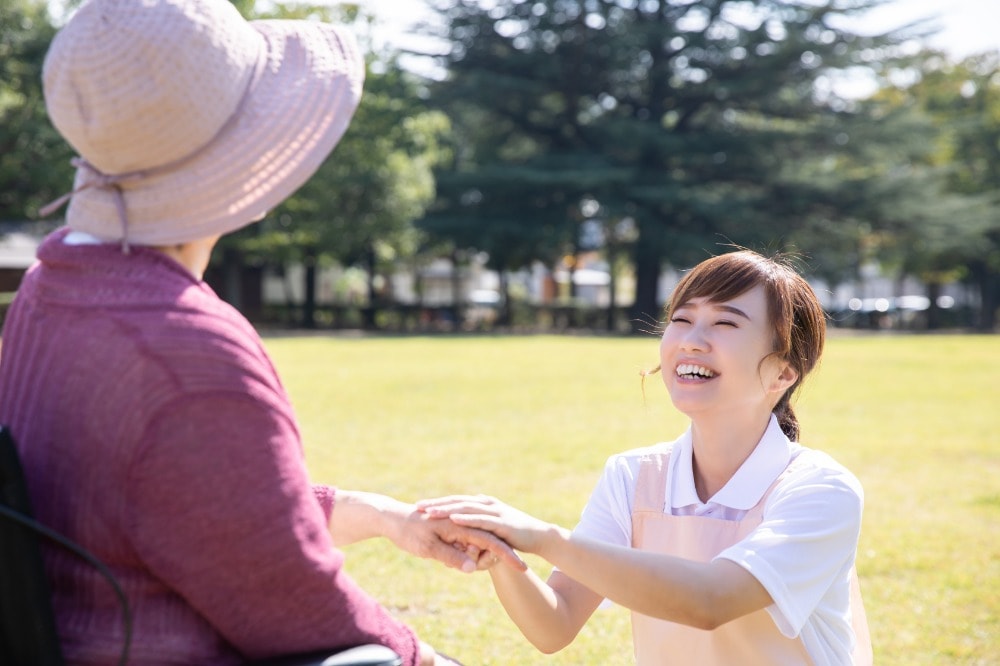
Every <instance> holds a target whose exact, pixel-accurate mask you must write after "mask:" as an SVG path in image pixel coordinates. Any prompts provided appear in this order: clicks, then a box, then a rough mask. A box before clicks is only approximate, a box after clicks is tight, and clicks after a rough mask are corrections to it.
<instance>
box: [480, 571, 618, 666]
mask: <svg viewBox="0 0 1000 666" xmlns="http://www.w3.org/2000/svg"><path fill="white" fill-rule="evenodd" d="M490 577H491V579H492V580H493V587H494V589H495V590H496V593H497V598H498V599H500V603H501V604H503V607H504V610H505V611H507V615H509V616H510V619H511V620H513V621H514V624H516V625H517V628H518V629H520V630H521V633H522V634H524V637H525V638H527V639H528V640H529V641H530V642H531V644H532V645H534V646H535V647H536V648H538V650H539V651H541V652H544V653H546V654H552V653H553V652H558V651H559V650H561V649H563V648H564V647H566V646H567V645H569V644H570V643H571V642H573V639H574V638H576V635H577V634H578V633H580V629H581V628H582V627H583V625H584V624H585V623H586V622H587V620H588V619H589V618H590V616H591V615H592V614H593V613H594V610H595V609H596V608H597V606H598V605H599V604H600V603H601V596H600V595H598V594H596V593H594V592H593V591H591V590H590V589H588V588H587V587H585V586H584V585H582V584H580V583H578V582H577V581H575V580H573V579H572V578H570V577H569V576H567V575H566V574H563V573H561V572H559V571H553V572H552V575H550V576H549V579H548V581H542V580H541V579H540V578H539V577H538V576H536V575H535V574H534V573H533V572H532V571H530V570H528V571H523V572H522V571H516V570H514V569H512V568H510V567H507V566H501V565H497V566H493V567H491V568H490Z"/></svg>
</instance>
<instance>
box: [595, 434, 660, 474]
mask: <svg viewBox="0 0 1000 666" xmlns="http://www.w3.org/2000/svg"><path fill="white" fill-rule="evenodd" d="M674 444H675V442H660V443H657V444H652V445H650V446H642V447H639V448H635V449H629V450H627V451H622V452H620V453H615V454H614V455H612V456H610V457H608V459H607V461H606V462H605V463H604V474H605V476H608V475H613V476H622V475H627V476H629V477H633V476H635V475H636V474H637V473H638V470H639V468H640V467H641V466H642V465H643V464H644V463H654V462H657V461H662V462H665V461H666V460H667V458H669V456H670V452H671V451H672V450H673V447H674Z"/></svg>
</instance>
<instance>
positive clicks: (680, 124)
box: [431, 0, 896, 321]
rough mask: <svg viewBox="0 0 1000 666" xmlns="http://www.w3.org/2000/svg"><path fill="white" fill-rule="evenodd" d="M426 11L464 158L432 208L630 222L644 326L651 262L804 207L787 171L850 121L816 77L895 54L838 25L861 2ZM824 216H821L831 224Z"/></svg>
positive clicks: (452, 213)
mask: <svg viewBox="0 0 1000 666" xmlns="http://www.w3.org/2000/svg"><path fill="white" fill-rule="evenodd" d="M431 4H432V5H434V6H436V7H437V9H438V10H439V11H440V12H441V15H442V16H443V17H444V18H445V23H446V25H447V35H446V36H447V39H448V40H449V42H450V45H451V48H450V50H449V51H448V53H447V55H445V56H442V57H441V60H442V64H443V68H444V70H445V71H446V72H447V78H446V79H445V80H444V81H442V82H441V83H440V84H439V85H438V86H436V87H435V88H434V94H435V100H440V102H441V104H442V105H443V108H445V109H446V110H447V111H448V112H449V114H450V115H451V117H452V119H453V123H454V124H455V126H456V128H457V130H456V131H457V132H458V133H459V136H460V137H461V140H462V142H463V148H464V150H463V151H461V152H460V153H459V154H458V159H457V160H456V163H455V164H453V165H452V167H451V168H450V169H449V170H448V171H442V172H441V173H439V174H438V178H439V184H440V187H439V189H440V191H441V193H442V197H441V198H440V199H439V201H438V202H437V203H436V210H435V215H436V216H449V217H450V218H451V219H452V220H455V221H459V220H464V224H466V225H467V226H468V227H469V234H474V233H476V232H477V231H478V232H480V233H481V234H483V235H489V234H490V233H491V232H489V231H487V230H486V229H487V227H495V226H502V227H506V228H508V229H510V230H512V233H513V230H515V229H516V230H517V231H518V233H523V232H524V231H525V230H527V229H529V228H530V227H534V226H539V225H546V224H548V225H550V226H553V227H556V228H571V227H572V225H571V224H570V223H569V222H560V221H565V220H567V218H572V217H573V216H574V215H575V214H576V213H577V210H578V207H579V202H581V201H582V200H584V199H593V200H596V201H598V202H599V203H600V205H601V208H602V210H603V211H605V212H606V214H607V216H608V217H609V218H611V219H616V218H617V219H623V218H626V217H629V218H631V219H633V220H634V222H635V227H636V230H637V231H638V239H637V241H636V242H635V243H634V244H633V245H632V248H633V262H634V265H635V272H636V279H637V294H636V303H635V306H634V312H633V317H634V318H635V319H637V320H646V321H648V320H650V319H655V318H657V316H658V314H659V313H658V310H659V304H658V299H657V294H656V286H657V284H658V278H659V275H660V272H661V268H662V265H663V263H664V262H671V263H673V264H675V265H690V264H693V263H695V262H697V261H699V260H700V259H703V258H704V257H705V256H706V255H707V254H709V253H711V252H712V248H715V247H718V245H719V244H720V243H725V242H733V243H737V244H740V245H748V246H761V245H774V244H775V243H776V242H777V243H779V244H781V243H782V241H783V240H787V239H788V238H790V237H791V236H792V235H793V232H794V231H795V229H796V228H797V226H798V225H799V223H800V221H802V220H804V219H806V218H807V217H808V216H809V215H813V214H814V212H813V211H812V209H811V205H812V204H811V202H812V201H813V199H812V195H813V194H814V193H815V191H816V190H817V189H818V188H817V186H816V184H815V183H810V182H803V180H802V179H801V178H799V177H798V174H799V172H800V167H801V165H803V164H810V163H815V161H816V159H817V156H818V155H830V154H836V153H837V151H839V150H840V149H841V147H842V146H841V145H840V144H839V143H838V141H837V137H839V136H840V135H841V134H842V133H843V130H842V129H841V126H842V124H843V123H844V122H846V121H847V120H849V119H850V118H851V117H853V115H854V114H855V113H856V109H855V108H854V107H852V106H851V105H850V104H849V103H847V102H845V101H844V100H841V99H839V98H838V97H837V96H836V95H835V94H833V92H831V91H830V90H829V88H830V86H829V85H826V86H825V88H824V85H822V84H827V83H828V81H829V76H830V75H831V72H835V71H837V70H838V69H841V68H846V67H861V66H865V67H868V66H877V64H872V62H871V61H872V57H871V56H872V54H873V53H876V54H877V55H878V56H879V57H877V58H875V60H874V62H875V63H878V62H880V61H881V60H884V59H889V58H891V57H892V56H894V55H895V54H896V52H895V51H894V50H893V45H894V44H895V43H896V37H894V36H891V35H880V36H875V37H862V36H859V35H857V34H854V33H853V32H851V31H850V30H849V29H847V28H845V27H843V25H844V23H843V22H838V19H843V18H844V17H845V16H848V15H852V14H856V13H859V12H862V11H863V10H865V9H866V8H869V7H871V6H872V5H873V4H874V3H873V2H868V1H866V0H828V1H826V2H816V1H812V0H809V1H807V0H780V1H779V0H753V1H746V0H705V1H703V2H681V1H679V0H650V1H649V2H641V3H623V2H620V1H617V0H589V1H568V0H544V1H542V0H539V1H537V2H531V3H528V2H521V1H518V0H495V1H494V2H491V3H480V2H477V1H475V0H461V1H459V2H457V3H456V2H443V1H441V2H437V1H432V3H431ZM866 49H868V51H866ZM824 91H825V92H824ZM512 192H520V193H521V194H520V196H512V195H511V193H512ZM838 206H839V203H838V201H837V199H836V198H835V197H830V198H829V199H828V200H826V201H824V206H823V207H824V208H825V209H827V210H828V211H829V210H831V209H832V214H831V215H829V219H833V220H838V223H839V218H840V217H841V214H840V212H839V211H838ZM559 239H560V242H565V235H560V236H559Z"/></svg>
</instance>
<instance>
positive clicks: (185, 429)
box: [123, 393, 416, 663]
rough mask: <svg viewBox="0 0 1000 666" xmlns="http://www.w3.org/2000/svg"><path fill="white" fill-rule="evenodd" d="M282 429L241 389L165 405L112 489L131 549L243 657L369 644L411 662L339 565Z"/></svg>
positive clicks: (401, 630) (406, 641) (287, 430)
mask: <svg viewBox="0 0 1000 666" xmlns="http://www.w3.org/2000/svg"><path fill="white" fill-rule="evenodd" d="M294 434H295V433H294V429H293V428H292V425H291V424H290V423H288V422H285V421H284V420H283V418H282V417H281V415H280V414H278V413H274V411H273V410H270V409H268V408H266V406H263V407H262V403H261V402H260V401H259V400H256V399H254V398H253V397H251V396H247V395H245V394H238V393H209V394H190V395H186V396H184V397H183V398H182V399H179V400H177V401H174V402H172V403H170V404H169V405H165V406H164V408H163V409H162V410H161V412H160V414H159V415H158V416H157V418H155V419H154V420H153V422H152V423H151V425H150V427H149V430H148V432H147V433H146V436H145V437H144V441H145V442H147V443H149V445H146V446H143V447H142V448H141V449H140V450H139V452H138V454H137V455H136V456H135V458H134V460H133V463H132V469H131V471H130V473H129V477H128V483H127V486H126V487H127V493H126V494H125V496H123V502H124V504H125V506H126V507H127V511H128V516H129V519H128V525H129V531H130V532H131V534H132V535H133V539H134V543H133V546H134V548H135V549H136V551H137V553H138V555H139V556H140V557H141V559H142V561H143V562H145V563H146V564H147V566H148V567H149V568H150V571H151V573H152V574H153V575H155V576H156V577H157V578H159V579H161V580H163V581H164V582H165V583H166V584H167V585H168V586H169V587H170V588H171V589H172V590H174V591H176V592H177V593H178V594H179V595H180V596H181V597H183V598H184V599H185V600H186V601H187V603H189V604H190V605H191V606H192V607H193V608H195V609H196V610H197V611H198V612H199V613H200V614H201V615H202V616H204V617H205V618H206V619H207V620H208V621H209V623H211V625H212V626H213V627H215V628H216V629H217V630H218V631H219V632H220V633H221V634H222V635H223V636H224V637H225V638H226V640H227V641H229V642H230V643H231V644H233V645H234V646H236V647H237V648H238V649H239V650H240V651H241V652H242V653H243V654H244V655H246V656H248V657H253V658H261V657H266V656H271V655H274V654H282V653H285V654H287V653H291V652H295V651H304V650H311V649H317V648H325V647H338V646H350V645H357V644H360V643H372V642H375V643H383V644H386V645H389V646H390V647H392V648H393V649H395V650H396V651H397V652H398V653H400V654H402V655H404V656H405V657H406V659H407V663H412V662H414V661H415V657H414V655H415V652H416V646H415V639H414V636H413V633H412V632H411V631H410V630H409V629H407V628H406V627H405V626H404V625H402V624H401V623H399V622H398V621H396V620H395V619H393V618H392V617H391V616H389V614H388V613H387V612H386V611H385V610H384V609H383V608H382V607H381V606H380V605H379V604H378V603H377V602H375V601H374V600H373V599H372V598H371V597H370V596H369V595H367V594H365V593H364V592H363V591H362V590H361V589H360V588H359V587H358V586H357V585H356V584H355V582H354V581H353V580H352V579H351V578H350V577H349V576H348V575H347V574H346V573H345V572H344V571H343V559H344V558H343V555H342V553H341V552H340V551H338V550H337V549H335V548H334V546H333V543H332V542H331V538H330V536H329V533H328V532H327V530H326V524H327V521H326V518H325V516H324V515H323V510H322V507H321V505H320V504H319V503H318V502H317V501H316V497H315V495H314V493H313V488H312V487H311V486H310V484H309V481H308V477H307V473H306V469H305V467H304V465H303V464H302V459H301V456H299V455H297V452H296V451H295V450H294V448H293V447H290V446H288V442H289V441H294V440H293V437H294Z"/></svg>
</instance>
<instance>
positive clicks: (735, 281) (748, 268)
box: [665, 250, 826, 441]
mask: <svg viewBox="0 0 1000 666" xmlns="http://www.w3.org/2000/svg"><path fill="white" fill-rule="evenodd" d="M758 285H760V286H763V287H764V295H765V298H766V300H767V311H768V316H769V317H770V319H771V324H772V326H773V327H774V351H773V352H772V354H771V355H773V356H777V357H778V358H780V359H781V360H783V361H786V362H788V363H789V364H790V365H791V366H792V368H794V369H795V370H796V372H797V373H798V378H797V379H796V381H795V383H794V384H793V385H792V386H790V387H789V388H788V390H786V391H785V393H784V395H782V396H781V399H780V400H778V404H777V405H775V407H774V413H775V415H776V416H777V417H778V423H779V424H780V425H781V429H782V431H783V432H784V433H785V435H787V436H788V438H789V439H791V440H793V441H796V440H798V437H799V422H798V419H797V418H796V417H795V412H794V411H793V410H792V406H791V398H792V395H793V394H794V393H795V391H796V389H798V387H799V385H800V384H801V383H802V380H803V379H804V378H805V376H806V375H807V374H808V373H809V371H811V370H812V369H813V368H814V367H815V366H816V363H817V362H818V361H819V357H820V355H821V354H822V353H823V343H824V342H825V339H826V315H825V313H824V312H823V308H822V306H821V305H820V303H819V300H818V299H817V298H816V293H815V292H814V291H813V290H812V287H810V286H809V283H808V282H806V281H805V279H804V278H803V277H802V276H801V275H799V273H798V272H797V271H796V270H795V269H794V268H793V267H792V266H791V264H790V262H789V260H788V259H787V258H786V257H784V256H774V257H765V256H763V255H760V254H758V253H756V252H753V251H752V250H740V251H737V252H730V253H727V254H722V255H719V256H717V257H712V258H710V259H706V260H705V261H703V262H701V263H700V264H698V265H697V266H695V267H694V268H693V269H691V271H690V272H689V273H687V274H686V275H685V276H684V277H683V278H681V281H680V282H678V283H677V286H676V287H675V288H674V291H673V294H672V295H671V298H670V301H669V302H668V303H667V305H666V317H665V321H666V322H669V321H670V319H671V318H672V317H673V313H674V310H676V309H677V308H678V307H680V306H681V305H684V304H685V303H688V302H690V301H691V300H693V299H695V298H705V299H707V300H708V301H710V302H715V303H719V302H723V301H728V300H731V299H733V298H736V297H737V296H740V295H741V294H744V293H746V292H747V291H749V290H751V289H753V288H754V287H756V286H758Z"/></svg>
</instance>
